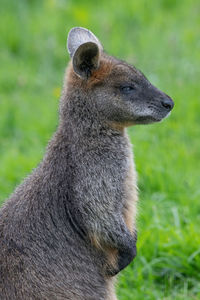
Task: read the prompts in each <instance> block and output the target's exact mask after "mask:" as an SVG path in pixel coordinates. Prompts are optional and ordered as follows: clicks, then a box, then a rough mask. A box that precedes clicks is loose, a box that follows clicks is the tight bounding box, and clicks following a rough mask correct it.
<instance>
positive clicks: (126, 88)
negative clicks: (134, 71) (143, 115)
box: [120, 85, 134, 94]
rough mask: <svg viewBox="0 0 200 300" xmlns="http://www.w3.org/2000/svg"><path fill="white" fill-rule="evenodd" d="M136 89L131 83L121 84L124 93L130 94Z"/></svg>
mask: <svg viewBox="0 0 200 300" xmlns="http://www.w3.org/2000/svg"><path fill="white" fill-rule="evenodd" d="M133 90H134V87H133V86H131V85H124V86H120V91H121V92H122V93H124V94H129V93H131V92H132V91H133Z"/></svg>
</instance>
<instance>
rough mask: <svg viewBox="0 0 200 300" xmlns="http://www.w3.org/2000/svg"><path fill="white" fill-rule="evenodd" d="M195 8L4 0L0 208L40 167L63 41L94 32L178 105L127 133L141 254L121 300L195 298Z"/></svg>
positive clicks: (199, 246)
mask: <svg viewBox="0 0 200 300" xmlns="http://www.w3.org/2000/svg"><path fill="white" fill-rule="evenodd" d="M199 10H200V2H199V1H198V0H194V1H187V0H182V1H179V0H154V1H147V0H140V1H132V0H129V1H128V0H127V1H121V2H116V1H114V0H110V1H106V0H101V1H89V0H86V1H80V0H76V1H72V0H68V1H67V0H57V1H55V0H54V1H53V0H43V1H39V0H38V1H37V0H29V1H28V0H27V1H25V0H20V1H14V0H10V1H7V0H1V10H0V49H1V51H0V61H1V69H0V83H1V84H0V112H1V118H0V145H1V147H0V202H1V203H2V202H3V201H4V199H5V198H6V197H8V196H9V194H10V193H11V192H12V191H13V189H14V187H15V186H16V185H17V184H19V183H20V182H21V181H22V179H23V178H24V177H25V176H26V175H27V174H28V173H29V172H30V170H31V169H32V168H34V167H36V166H37V164H38V163H39V161H40V159H41V158H42V156H43V153H44V151H45V145H46V144H47V141H48V139H49V138H50V137H51V135H52V133H53V131H54V130H55V128H56V125H57V111H58V100H59V95H60V89H61V86H62V80H63V75H64V69H65V66H66V64H67V62H68V60H69V57H68V54H67V51H66V48H65V42H66V37H67V31H68V30H69V29H70V28H71V27H73V26H83V27H88V28H90V29H91V30H92V31H94V32H95V33H96V35H97V36H98V37H99V38H100V40H101V41H102V43H103V44H104V45H105V49H106V51H107V52H109V53H110V54H113V55H115V56H118V57H120V58H122V59H125V60H128V61H129V62H130V63H134V64H135V65H136V66H137V67H138V68H140V69H141V70H142V71H143V72H144V73H145V74H146V75H147V77H148V78H149V79H150V80H151V81H152V82H153V83H154V84H155V85H157V86H158V87H159V88H161V89H162V90H164V91H165V92H166V93H168V94H169V95H170V96H171V97H172V98H173V99H174V101H175V108H174V110H173V112H172V114H171V116H170V117H169V118H168V119H166V120H165V121H163V122H162V123H160V124H155V125H151V126H138V127H132V128H130V130H129V134H130V137H131V140H132V142H133V144H134V145H135V146H134V152H135V160H136V165H137V170H138V174H139V188H140V203H139V215H138V256H137V258H136V259H135V261H134V262H133V263H132V264H131V265H130V266H129V267H128V268H126V269H125V270H124V271H123V272H122V274H121V275H120V278H119V283H118V289H117V290H118V295H119V299H120V300H128V299H130V300H131V299H134V300H135V299H138V300H141V299H145V300H148V299H149V300H151V299H165V300H172V299H173V300H174V299H176V300H183V299H184V300H190V299H200V235H199V228H200V227H199V226H200V206H199V198H200V187H199V169H200V139H199V137H200V101H199V94H200V85H199V78H200V69H199V64H200V40H199V28H200V18H199Z"/></svg>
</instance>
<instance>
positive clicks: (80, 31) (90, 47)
mask: <svg viewBox="0 0 200 300" xmlns="http://www.w3.org/2000/svg"><path fill="white" fill-rule="evenodd" d="M67 49H68V52H69V54H70V57H71V58H72V64H73V68H74V71H75V72H76V73H77V74H78V75H79V76H80V77H82V78H84V79H88V78H89V77H90V76H91V73H92V70H96V69H98V67H99V61H100V54H101V51H102V50H103V47H102V45H101V43H100V42H99V40H98V39H97V37H96V36H95V35H94V34H93V33H92V32H91V31H89V30H88V29H85V28H82V27H74V28H72V29H71V30H70V32H69V34H68V38H67Z"/></svg>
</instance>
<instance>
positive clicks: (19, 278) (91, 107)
mask: <svg viewBox="0 0 200 300" xmlns="http://www.w3.org/2000/svg"><path fill="white" fill-rule="evenodd" d="M78 32H79V33H80V30H78ZM75 37H76V35H75ZM75 37H74V38H75ZM74 38H73V39H74ZM78 40H79V41H81V36H78ZM83 40H84V41H85V37H84V38H83ZM79 44H81V42H80V43H79ZM80 46H81V45H79V47H80ZM71 49H74V48H73V47H72V48H71ZM71 51H72V52H73V51H74V50H71ZM83 51H85V50H84V47H83ZM72 52H71V53H72ZM100 53H101V52H100ZM80 55H81V53H80ZM72 57H73V55H72ZM99 59H100V61H99V66H98V68H97V70H96V71H95V70H94V69H93V66H92V64H89V67H90V68H91V69H89V70H88V66H87V67H86V69H83V72H85V74H87V76H83V77H78V76H77V72H76V70H74V69H73V68H72V67H71V66H69V69H68V70H67V74H66V78H65V82H64V87H63V94H62V97H61V103H60V122H59V126H58V129H57V131H56V133H55V135H54V136H53V138H52V140H51V141H50V143H49V145H48V147H47V151H46V154H45V156H44V158H43V160H42V162H41V163H40V164H39V166H38V167H37V168H36V169H35V170H34V171H33V172H32V174H31V175H30V176H29V177H27V178H26V179H25V180H24V182H23V183H22V184H21V185H20V186H18V187H17V189H16V190H15V191H14V193H13V194H12V195H11V197H10V199H8V200H7V201H6V202H5V204H4V206H3V207H2V208H1V210H0V242H1V248H0V299H2V300H10V299H12V300H19V299H25V300H26V299H27V300H29V299H34V300H36V299H38V300H46V299H49V300H54V299H57V300H61V299H71V300H97V299H98V300H104V299H107V300H108V299H109V300H114V299H116V296H115V293H114V290H113V288H112V285H113V283H112V282H113V279H112V276H113V275H115V274H117V273H118V272H119V271H120V270H122V269H123V268H125V267H126V266H127V265H128V264H129V263H130V262H131V261H132V259H133V258H134V256H135V255H136V228H135V213H136V201H137V188H136V174H135V170H134V165H133V161H132V156H131V153H132V150H131V147H130V143H129V140H128V137H127V135H126V132H125V129H124V127H126V126H128V125H133V124H137V123H149V122H151V121H159V120H161V119H162V118H164V117H165V116H166V115H167V114H168V113H169V110H170V109H172V107H173V105H172V102H170V101H171V100H170V101H169V97H168V96H166V95H165V94H164V93H162V92H161V91H159V90H157V89H156V88H155V87H153V86H152V85H151V84H150V83H149V82H148V80H147V79H146V78H145V77H144V76H143V75H142V74H141V73H140V72H139V71H137V70H136V69H135V68H134V67H131V66H129V65H128V64H126V63H124V62H121V61H119V60H117V59H115V58H112V57H110V56H108V55H106V54H104V53H101V54H100V58H99ZM91 60H92V57H91ZM78 75H79V76H80V74H78ZM131 80H135V82H137V85H138V86H139V88H138V89H137V91H135V94H131V91H132V90H131V91H127V90H129V89H124V88H122V87H121V85H122V86H124V84H125V85H127V84H130V82H131ZM119 84H121V85H120V86H119ZM134 97H135V98H134ZM166 97H168V98H167V99H168V100H167V101H165V107H164V104H163V99H166ZM138 99H140V102H139V101H138ZM141 103H143V107H144V111H147V107H148V113H147V114H146V113H145V115H142V114H141V107H142V104H141ZM167 103H168V104H167ZM170 103H171V104H170ZM167 105H168V108H167ZM170 105H171V107H170V108H169V106H170ZM137 108H138V111H140V118H139V117H138V113H134V112H135V111H137ZM141 116H142V118H141ZM132 181H133V182H132ZM131 207H132V210H131ZM131 218H132V219H131ZM113 253H114V254H116V255H115V257H114V261H112V259H111V258H113V255H114V254H113Z"/></svg>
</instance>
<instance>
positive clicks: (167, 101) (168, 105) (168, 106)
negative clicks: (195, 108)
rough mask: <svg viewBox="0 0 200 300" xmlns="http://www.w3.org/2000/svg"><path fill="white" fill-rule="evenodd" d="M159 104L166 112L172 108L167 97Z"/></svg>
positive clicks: (172, 105)
mask: <svg viewBox="0 0 200 300" xmlns="http://www.w3.org/2000/svg"><path fill="white" fill-rule="evenodd" d="M161 104H162V106H164V107H165V108H166V109H168V110H172V108H173V107H174V102H173V101H172V99H171V98H169V97H165V98H164V99H162V100H161Z"/></svg>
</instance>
